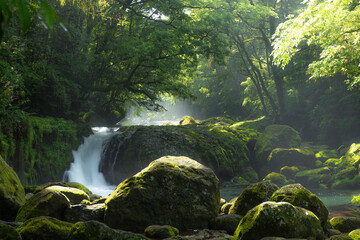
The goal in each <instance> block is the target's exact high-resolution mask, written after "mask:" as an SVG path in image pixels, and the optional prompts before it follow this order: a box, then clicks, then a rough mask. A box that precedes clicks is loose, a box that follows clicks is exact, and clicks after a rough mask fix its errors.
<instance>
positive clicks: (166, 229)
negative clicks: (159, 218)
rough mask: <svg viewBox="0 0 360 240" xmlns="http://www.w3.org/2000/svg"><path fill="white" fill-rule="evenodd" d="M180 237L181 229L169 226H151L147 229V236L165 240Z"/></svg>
mask: <svg viewBox="0 0 360 240" xmlns="http://www.w3.org/2000/svg"><path fill="white" fill-rule="evenodd" d="M177 235H179V229H177V228H175V227H172V226H169V225H151V226H148V227H147V228H145V236H147V237H149V238H158V239H164V238H169V237H173V236H177Z"/></svg>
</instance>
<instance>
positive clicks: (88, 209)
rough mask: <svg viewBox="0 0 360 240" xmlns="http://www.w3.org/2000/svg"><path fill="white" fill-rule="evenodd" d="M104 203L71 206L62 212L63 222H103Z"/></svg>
mask: <svg viewBox="0 0 360 240" xmlns="http://www.w3.org/2000/svg"><path fill="white" fill-rule="evenodd" d="M104 213H105V203H99V204H93V205H84V204H78V205H72V206H71V207H70V208H67V209H66V210H65V212H64V220H65V221H68V222H72V223H76V222H80V221H90V220H95V221H98V222H104Z"/></svg>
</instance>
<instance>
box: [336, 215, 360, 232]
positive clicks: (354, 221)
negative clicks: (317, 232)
mask: <svg viewBox="0 0 360 240" xmlns="http://www.w3.org/2000/svg"><path fill="white" fill-rule="evenodd" d="M330 224H331V226H332V227H333V228H334V229H337V230H339V231H340V232H342V233H348V232H351V231H353V230H355V229H358V228H360V218H358V217H345V216H342V217H333V218H332V219H330Z"/></svg>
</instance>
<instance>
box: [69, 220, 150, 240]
mask: <svg viewBox="0 0 360 240" xmlns="http://www.w3.org/2000/svg"><path fill="white" fill-rule="evenodd" d="M85 239H86V240H92V239H94V240H107V239H109V240H110V239H111V240H130V239H137V240H142V239H148V238H146V237H145V236H143V235H141V234H136V233H132V232H126V231H122V230H116V229H112V228H109V227H108V226H106V225H105V224H103V223H101V222H97V221H87V222H78V223H75V224H74V225H73V226H72V227H71V230H70V233H69V238H68V240H85Z"/></svg>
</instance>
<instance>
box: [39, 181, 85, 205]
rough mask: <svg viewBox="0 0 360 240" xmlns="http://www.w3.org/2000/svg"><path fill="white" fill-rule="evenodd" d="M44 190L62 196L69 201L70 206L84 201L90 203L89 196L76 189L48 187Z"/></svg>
mask: <svg viewBox="0 0 360 240" xmlns="http://www.w3.org/2000/svg"><path fill="white" fill-rule="evenodd" d="M46 189H48V190H51V191H55V192H60V193H62V194H64V195H65V196H66V197H67V198H68V199H69V200H70V204H72V205H73V204H79V203H81V201H82V200H84V199H85V200H88V201H90V198H89V196H88V195H87V194H86V193H85V192H84V191H82V190H80V189H77V188H72V187H62V186H50V187H47V188H46Z"/></svg>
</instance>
